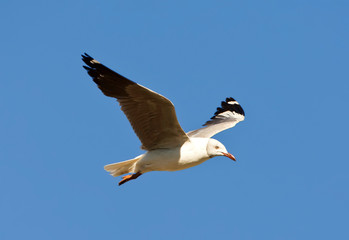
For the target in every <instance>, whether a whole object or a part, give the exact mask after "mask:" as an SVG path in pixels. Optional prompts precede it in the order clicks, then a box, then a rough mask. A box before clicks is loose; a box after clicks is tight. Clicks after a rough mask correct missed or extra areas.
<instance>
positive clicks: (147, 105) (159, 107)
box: [81, 53, 245, 185]
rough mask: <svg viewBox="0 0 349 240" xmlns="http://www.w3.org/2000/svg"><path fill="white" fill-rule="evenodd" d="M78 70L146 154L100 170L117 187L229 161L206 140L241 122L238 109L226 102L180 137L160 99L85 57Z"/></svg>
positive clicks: (170, 111) (242, 115)
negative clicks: (119, 114)
mask: <svg viewBox="0 0 349 240" xmlns="http://www.w3.org/2000/svg"><path fill="white" fill-rule="evenodd" d="M81 56H82V60H83V61H84V63H85V64H86V65H87V66H83V67H84V68H85V69H86V70H87V73H88V74H89V75H90V76H91V77H92V80H93V81H94V82H95V83H96V84H97V86H98V88H99V89H100V90H101V91H102V92H103V93H104V95H106V96H108V97H112V98H116V100H117V101H118V102H119V104H120V106H121V110H122V111H123V112H124V113H125V115H126V117H127V119H128V120H129V122H130V123H131V125H132V128H133V130H134V131H135V133H136V134H137V136H138V138H139V140H140V141H141V143H142V146H141V148H142V149H144V150H146V153H144V154H142V155H139V156H137V157H135V158H133V159H130V160H127V161H123V162H118V163H112V164H109V165H106V166H104V169H105V170H106V171H107V172H109V173H110V175H112V176H114V177H117V176H121V175H124V174H128V175H126V176H123V177H122V180H121V181H120V182H119V185H122V184H124V183H126V182H128V181H130V180H133V179H136V178H138V177H139V176H141V175H142V174H144V173H147V172H151V171H178V170H183V169H186V168H190V167H194V166H197V165H199V164H201V163H203V162H205V161H206V160H208V159H210V158H213V157H216V156H226V157H228V158H230V159H232V160H234V161H235V157H234V156H233V155H232V154H231V153H229V152H228V151H227V149H226V148H225V146H224V145H223V144H222V143H220V142H219V141H217V140H216V139H213V138H211V137H212V136H214V135H215V134H217V133H219V132H221V131H223V130H226V129H228V128H232V127H234V126H235V125H236V124H237V123H238V122H241V121H243V120H244V119H245V113H244V110H243V109H242V107H241V106H240V104H239V103H238V102H237V101H236V100H235V99H234V98H232V97H229V98H226V100H225V101H222V103H221V107H218V108H217V111H216V112H215V114H214V116H213V117H212V118H211V119H210V120H209V121H207V122H206V123H205V124H204V125H203V127H202V128H199V129H197V130H194V131H190V132H188V133H185V132H184V131H183V129H182V127H181V126H180V125H179V123H178V120H177V116H176V112H175V108H174V105H173V104H172V102H171V101H170V100H168V99H167V98H165V97H164V96H162V95H160V94H158V93H156V92H154V91H152V90H150V89H148V88H146V87H143V86H141V85H139V84H137V83H135V82H133V81H131V80H129V79H127V78H125V77H123V76H121V75H120V74H118V73H116V72H114V71H113V70H111V69H109V68H107V67H106V66H104V65H103V64H101V63H100V62H98V61H97V60H95V59H94V58H92V57H91V56H89V55H88V54H87V53H84V54H83V55H81Z"/></svg>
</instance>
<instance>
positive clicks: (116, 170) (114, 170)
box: [104, 155, 142, 177]
mask: <svg viewBox="0 0 349 240" xmlns="http://www.w3.org/2000/svg"><path fill="white" fill-rule="evenodd" d="M141 157H142V155H140V156H138V157H136V158H134V159H131V160H127V161H123V162H118V163H112V164H109V165H105V166H104V170H106V171H107V172H109V173H110V175H112V176H113V177H117V176H120V175H123V174H126V173H131V172H134V167H135V163H136V162H137V161H138V160H139V159H141Z"/></svg>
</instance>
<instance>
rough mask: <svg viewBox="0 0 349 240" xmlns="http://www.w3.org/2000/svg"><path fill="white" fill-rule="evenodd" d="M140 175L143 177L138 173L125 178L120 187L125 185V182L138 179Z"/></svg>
mask: <svg viewBox="0 0 349 240" xmlns="http://www.w3.org/2000/svg"><path fill="white" fill-rule="evenodd" d="M140 175H142V173H140V172H138V173H135V174H131V175H126V176H123V177H122V180H121V181H120V182H119V186H120V185H122V184H124V183H125V182H128V181H130V180H132V179H136V178H138V177H139V176H140Z"/></svg>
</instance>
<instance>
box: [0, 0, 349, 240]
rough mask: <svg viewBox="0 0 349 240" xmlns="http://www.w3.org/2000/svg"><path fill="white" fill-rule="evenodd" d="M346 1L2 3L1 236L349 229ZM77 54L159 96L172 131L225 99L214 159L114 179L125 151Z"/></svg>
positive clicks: (282, 233) (134, 146)
mask: <svg viewBox="0 0 349 240" xmlns="http://www.w3.org/2000/svg"><path fill="white" fill-rule="evenodd" d="M348 11H349V3H348V1H336V0H331V1H304V0H302V1H182V0H178V1H159V0H158V1H153V0H148V1H137V0H136V1H119V0H117V1H100V2H97V1H90V0H87V1H65V0H60V1H36V0H34V1H3V2H2V6H1V9H0V16H1V17H0V18H1V22H0V25H1V29H2V31H1V32H2V34H1V35H2V37H1V46H0V49H1V58H0V65H1V69H2V71H1V81H0V84H1V88H0V109H1V118H0V133H1V134H0V189H1V197H0V213H1V214H0V226H1V228H0V239H23V238H27V239H45V240H47V239H123V238H127V239H130V238H131V239H217V238H224V239H241V240H249V239H268V240H273V239H275V240H280V239H285V240H289V239H290V240H291V239H297V240H300V239H349V230H348V228H347V227H348V226H347V225H348V221H349V217H348V216H349V206H348V201H349V190H348V183H349V176H348V168H349V163H348V156H347V155H348V133H349V132H348V121H349V113H348V111H347V104H348V100H349V98H348V93H349V91H348V90H349V84H348V79H349V73H348V64H349V61H348V56H349V47H348V42H349V28H348V26H349V18H348ZM83 52H87V53H89V54H90V55H92V56H93V57H94V58H96V59H97V60H99V61H100V62H102V63H104V64H105V65H107V66H108V67H110V68H112V69H114V70H117V71H118V72H119V73H120V74H122V75H125V76H127V77H128V78H130V79H132V80H134V81H136V82H138V83H140V84H142V85H145V86H147V87H148V88H151V89H152V90H154V91H157V92H159V93H161V94H163V95H164V96H166V97H168V98H169V99H170V100H171V101H172V102H173V103H174V105H175V106H176V111H177V116H178V118H179V121H180V123H181V125H182V127H183V129H184V130H186V131H189V130H193V129H196V128H198V127H200V126H201V124H203V123H204V122H205V121H206V120H208V119H209V118H210V117H211V116H212V114H213V113H214V112H215V108H216V107H218V106H219V104H220V101H221V100H224V99H225V97H228V96H231V97H234V98H236V99H237V100H238V101H239V102H240V103H241V105H242V106H243V108H244V110H245V112H246V120H245V121H244V122H242V123H240V124H238V125H237V126H236V127H235V128H233V129H230V130H228V131H225V132H222V133H220V134H218V135H216V136H215V138H216V139H218V140H219V141H221V142H222V143H224V145H225V146H226V147H227V149H228V150H229V151H230V152H231V153H233V154H234V155H235V157H236V158H237V162H232V161H230V160H229V159H227V158H224V157H217V158H214V159H211V160H209V161H207V162H205V163H204V164H202V165H199V166H198V167H195V168H191V169H187V170H184V171H179V172H153V173H147V174H145V175H144V176H142V177H140V178H139V179H137V180H136V181H132V182H129V183H127V184H125V185H123V186H122V187H118V186H117V182H118V181H119V180H120V179H115V178H112V177H111V176H109V175H108V174H107V173H106V172H105V171H104V170H103V166H104V165H106V164H109V163H112V162H117V161H122V160H126V159H130V158H132V157H134V156H136V155H138V154H140V153H142V150H140V148H139V146H140V142H139V140H138V138H137V137H136V135H135V134H134V133H133V131H132V129H131V127H130V125H129V123H128V121H127V119H126V117H125V116H124V115H123V113H122V112H121V110H120V109H119V107H118V105H117V104H116V102H115V101H114V100H113V99H111V98H107V97H105V96H103V94H102V93H101V92H100V91H99V89H98V88H97V87H96V86H95V84H94V83H93V82H92V81H91V79H90V77H89V76H88V75H87V74H86V72H85V70H84V69H83V68H82V67H81V66H82V61H81V59H80V54H81V53H83Z"/></svg>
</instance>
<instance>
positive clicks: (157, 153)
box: [135, 138, 210, 173]
mask: <svg viewBox="0 0 349 240" xmlns="http://www.w3.org/2000/svg"><path fill="white" fill-rule="evenodd" d="M207 142H208V138H191V139H190V141H187V142H185V143H184V144H183V145H182V146H181V147H179V148H171V149H156V150H152V151H149V152H147V153H146V154H144V157H143V158H142V159H141V160H139V161H138V162H137V164H136V167H135V172H138V171H140V172H142V173H145V172H150V171H178V170H182V169H186V168H189V167H194V166H196V165H198V164H200V163H203V162H204V161H206V160H208V159H209V158H210V157H209V156H208V155H207V151H206V146H207Z"/></svg>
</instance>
